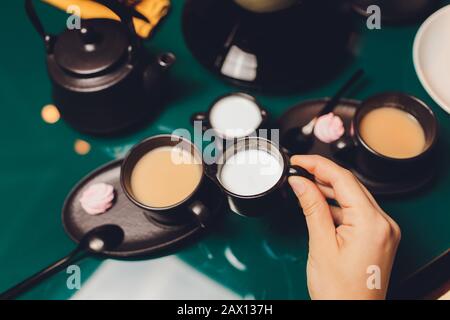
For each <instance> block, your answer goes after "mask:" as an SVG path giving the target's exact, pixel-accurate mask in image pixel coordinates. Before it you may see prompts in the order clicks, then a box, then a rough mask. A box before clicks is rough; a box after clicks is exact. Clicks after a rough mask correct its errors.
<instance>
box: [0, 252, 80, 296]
mask: <svg viewBox="0 0 450 320" xmlns="http://www.w3.org/2000/svg"><path fill="white" fill-rule="evenodd" d="M79 251H80V250H79V249H75V250H74V251H72V252H71V253H70V254H69V255H68V256H66V257H64V258H62V259H60V260H58V261H56V262H54V263H53V264H51V265H49V266H48V267H46V268H44V269H42V270H41V271H39V272H37V273H35V274H34V275H32V276H31V277H29V278H27V279H25V280H23V281H22V282H20V283H18V284H16V285H15V286H14V287H12V288H10V289H8V290H6V291H5V292H3V293H2V294H0V300H12V299H15V298H16V297H18V296H19V295H21V294H23V293H25V292H26V291H28V290H30V289H31V288H32V287H34V286H35V285H37V284H38V283H39V282H41V281H43V280H45V279H46V278H48V277H50V276H52V275H54V274H55V273H57V272H58V271H60V270H62V269H64V268H65V267H66V266H68V265H70V263H72V262H73V261H74V258H75V257H76V256H77V254H78V253H79Z"/></svg>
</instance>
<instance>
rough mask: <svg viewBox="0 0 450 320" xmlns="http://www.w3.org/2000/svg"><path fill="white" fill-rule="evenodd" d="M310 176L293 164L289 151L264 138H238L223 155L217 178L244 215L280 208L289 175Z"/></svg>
mask: <svg viewBox="0 0 450 320" xmlns="http://www.w3.org/2000/svg"><path fill="white" fill-rule="evenodd" d="M292 175H296V176H305V177H309V175H308V174H307V173H306V171H305V170H304V169H302V168H300V167H296V166H291V165H290V164H289V159H288V157H287V155H286V154H285V153H283V152H282V151H281V150H280V148H279V147H278V146H277V145H275V144H274V143H273V142H271V141H269V140H267V139H264V138H261V137H246V138H242V139H239V140H236V141H235V142H234V144H233V145H231V146H230V147H228V148H227V149H226V150H225V151H224V152H223V153H222V154H221V155H220V157H219V159H218V161H217V168H216V172H215V177H214V179H215V180H216V181H217V183H218V184H219V185H220V186H221V187H222V189H223V190H224V191H225V193H227V195H228V202H229V204H230V207H231V209H232V210H233V211H234V212H236V213H238V214H240V215H243V216H259V215H262V214H265V213H267V211H270V212H271V211H274V210H275V211H276V210H277V209H278V210H279V208H280V206H282V204H283V203H284V202H286V196H287V192H288V187H287V178H288V177H289V176H292Z"/></svg>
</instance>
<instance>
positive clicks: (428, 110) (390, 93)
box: [352, 91, 439, 162]
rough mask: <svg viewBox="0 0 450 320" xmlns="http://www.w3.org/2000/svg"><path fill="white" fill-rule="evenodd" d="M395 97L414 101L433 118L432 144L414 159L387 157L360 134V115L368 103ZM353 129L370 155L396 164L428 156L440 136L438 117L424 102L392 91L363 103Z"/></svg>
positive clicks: (353, 123)
mask: <svg viewBox="0 0 450 320" xmlns="http://www.w3.org/2000/svg"><path fill="white" fill-rule="evenodd" d="M394 96H401V97H404V98H407V99H411V100H414V101H415V102H416V103H417V104H418V105H420V106H421V107H422V108H423V109H425V110H426V112H427V113H428V114H429V115H430V116H431V119H432V126H433V131H434V134H433V136H432V139H431V142H430V143H428V145H427V146H426V148H425V149H424V150H422V152H421V153H419V154H418V155H416V156H414V157H410V158H393V157H389V156H386V155H384V154H382V153H380V152H378V151H376V150H375V149H373V148H372V147H371V146H369V145H368V144H367V142H366V141H364V139H363V138H362V136H361V134H360V132H359V125H360V119H359V117H360V114H361V113H362V112H364V110H365V109H366V107H367V103H368V102H369V101H372V100H374V99H379V98H389V97H394ZM387 103H388V101H385V103H384V104H383V103H380V106H379V107H375V108H373V109H372V110H375V109H379V108H381V107H383V106H385V105H386V104H387ZM398 105H400V104H398ZM402 106H403V107H406V108H408V106H406V105H402ZM394 108H395V107H394ZM401 110H403V111H405V112H408V113H410V112H409V111H408V110H407V109H406V110H405V109H401ZM410 114H411V113H410ZM413 116H414V115H413ZM414 117H415V116H414ZM415 118H417V117H415ZM417 121H419V123H420V120H419V119H417ZM420 125H421V127H422V129H423V130H424V131H426V130H427V129H426V128H424V126H423V125H422V123H420ZM352 127H353V131H354V134H355V136H356V137H357V139H358V142H359V143H361V144H362V145H363V146H364V149H366V150H367V151H369V152H370V153H372V154H374V155H375V156H377V157H379V158H382V159H383V160H388V161H394V162H410V161H415V160H418V159H421V158H423V157H424V156H425V155H426V154H428V153H429V152H430V151H431V150H432V149H433V147H434V145H435V143H436V140H437V136H438V131H439V124H438V122H437V118H436V115H435V114H434V112H433V110H432V109H431V108H430V107H429V106H428V105H427V104H426V103H425V102H423V101H422V100H420V99H419V98H417V97H415V96H412V95H410V94H406V93H403V92H398V91H390V92H384V93H379V94H376V95H373V96H370V97H369V98H367V99H365V100H364V101H362V102H361V105H360V107H359V108H358V110H357V111H356V113H355V115H354V117H353V122H352Z"/></svg>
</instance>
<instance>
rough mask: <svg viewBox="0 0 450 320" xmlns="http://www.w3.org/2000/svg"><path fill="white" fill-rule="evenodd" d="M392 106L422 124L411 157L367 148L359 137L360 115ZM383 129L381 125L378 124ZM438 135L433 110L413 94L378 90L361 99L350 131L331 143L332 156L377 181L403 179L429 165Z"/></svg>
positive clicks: (426, 168) (361, 116)
mask: <svg viewBox="0 0 450 320" xmlns="http://www.w3.org/2000/svg"><path fill="white" fill-rule="evenodd" d="M381 107H392V108H398V109H400V110H403V111H406V112H407V113H409V114H410V115H412V116H413V117H414V118H415V119H416V120H417V121H418V122H419V124H420V125H421V126H422V129H423V130H424V133H425V146H424V149H423V151H422V152H421V153H420V154H419V155H417V156H415V157H411V158H392V157H388V156H386V155H383V154H381V153H379V152H377V151H376V150H374V149H373V148H371V147H370V146H369V145H368V144H367V143H366V142H365V141H364V139H363V138H362V136H361V133H360V125H361V121H362V119H363V118H364V117H365V116H366V115H367V114H368V113H369V112H370V111H372V110H374V109H377V108H381ZM379 130H383V128H382V127H381V128H379ZM437 136H438V123H437V120H436V117H435V115H434V113H433V111H432V110H431V109H430V108H429V107H428V106H427V105H426V104H425V103H424V102H422V101H421V100H419V99H418V98H416V97H413V96H410V95H407V94H404V93H399V92H388V93H382V94H379V95H376V96H373V97H370V98H368V99H367V100H365V101H363V102H362V104H361V106H360V107H359V109H358V110H357V112H356V114H355V116H354V118H353V122H352V130H351V132H350V133H349V134H348V135H347V136H345V137H344V138H342V139H340V140H338V141H337V142H336V143H335V144H334V146H333V147H334V149H335V150H334V151H335V153H336V156H337V157H338V158H340V159H343V161H346V162H348V164H349V165H350V166H351V167H353V168H355V169H356V170H357V171H358V172H360V173H361V174H363V175H364V176H366V177H370V178H373V179H376V180H378V181H386V182H389V181H398V180H405V179H409V178H411V177H414V176H415V175H417V174H418V173H419V172H420V171H423V170H429V168H430V166H432V165H433V164H432V160H433V155H434V152H433V151H434V149H435V148H434V146H435V144H436V140H437Z"/></svg>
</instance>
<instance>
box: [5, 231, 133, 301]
mask: <svg viewBox="0 0 450 320" xmlns="http://www.w3.org/2000/svg"><path fill="white" fill-rule="evenodd" d="M123 239H124V232H123V229H122V228H121V227H119V226H116V225H113V224H107V225H103V226H99V227H97V228H94V229H92V230H91V231H89V232H88V233H86V234H85V235H84V236H83V238H82V239H81V241H80V243H79V244H78V246H77V247H76V248H75V250H73V251H72V252H71V253H70V254H69V255H67V256H66V257H64V258H62V259H60V260H58V261H56V262H55V263H53V264H51V265H49V266H48V267H47V268H45V269H43V270H41V271H39V272H38V273H36V274H34V275H32V276H31V277H29V278H28V279H25V280H24V281H22V282H20V283H19V284H17V285H15V286H14V287H12V288H10V289H9V290H7V291H5V292H3V293H2V294H0V300H10V299H14V298H16V297H17V296H19V295H21V294H22V293H24V292H26V291H27V290H29V289H31V288H32V287H34V286H35V285H36V284H38V283H39V282H41V281H42V280H44V279H46V278H48V277H50V276H51V275H53V274H55V273H57V272H58V271H60V270H62V269H64V268H65V267H67V266H69V265H70V264H72V263H74V262H75V261H78V260H80V259H81V258H84V257H85V256H86V255H87V254H89V253H91V254H99V253H102V252H104V251H108V250H113V249H115V248H117V247H118V246H119V245H120V244H121V243H122V242H123Z"/></svg>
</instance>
